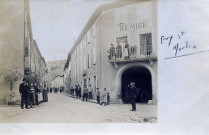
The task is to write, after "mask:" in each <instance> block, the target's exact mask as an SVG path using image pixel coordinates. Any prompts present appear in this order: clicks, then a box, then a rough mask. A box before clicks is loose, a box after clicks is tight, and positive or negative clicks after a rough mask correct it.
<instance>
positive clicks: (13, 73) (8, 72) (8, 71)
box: [0, 66, 22, 101]
mask: <svg viewBox="0 0 209 135" xmlns="http://www.w3.org/2000/svg"><path fill="white" fill-rule="evenodd" d="M0 76H1V77H3V79H4V81H5V82H7V83H9V86H10V98H9V101H15V93H14V90H13V86H14V84H15V82H17V81H19V80H20V79H21V78H22V74H21V73H20V72H19V71H18V68H17V67H12V66H10V67H9V68H4V69H2V70H1V71H0Z"/></svg>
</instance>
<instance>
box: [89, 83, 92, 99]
mask: <svg viewBox="0 0 209 135" xmlns="http://www.w3.org/2000/svg"><path fill="white" fill-rule="evenodd" d="M92 92H93V88H92V87H91V84H89V100H92V99H93V97H92Z"/></svg>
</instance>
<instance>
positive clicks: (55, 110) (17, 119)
mask: <svg viewBox="0 0 209 135" xmlns="http://www.w3.org/2000/svg"><path fill="white" fill-rule="evenodd" d="M130 109H131V105H130V104H110V105H109V106H101V105H98V104H95V103H92V102H85V101H84V102H83V101H82V100H80V99H76V98H72V97H69V96H67V95H65V93H57V94H54V93H53V94H49V101H48V102H45V103H42V104H41V105H40V106H35V107H34V108H31V109H28V110H27V109H23V110H22V109H20V106H13V107H12V106H0V122H1V123H3V122H4V123H71V122H73V123H102V122H110V123H117V122H124V123H125V122H134V123H135V122H139V123H142V122H149V123H150V122H154V123H155V122H157V106H155V105H145V104H137V111H136V112H130Z"/></svg>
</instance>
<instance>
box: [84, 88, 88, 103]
mask: <svg viewBox="0 0 209 135" xmlns="http://www.w3.org/2000/svg"><path fill="white" fill-rule="evenodd" d="M84 99H86V101H87V99H88V88H87V86H86V85H85V86H84V90H83V101H84Z"/></svg>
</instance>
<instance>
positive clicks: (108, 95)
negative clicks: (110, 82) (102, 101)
mask: <svg viewBox="0 0 209 135" xmlns="http://www.w3.org/2000/svg"><path fill="white" fill-rule="evenodd" d="M109 104H110V93H109V92H107V105H109Z"/></svg>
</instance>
